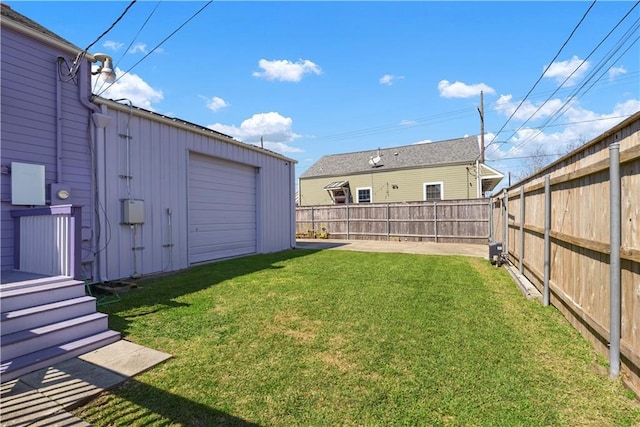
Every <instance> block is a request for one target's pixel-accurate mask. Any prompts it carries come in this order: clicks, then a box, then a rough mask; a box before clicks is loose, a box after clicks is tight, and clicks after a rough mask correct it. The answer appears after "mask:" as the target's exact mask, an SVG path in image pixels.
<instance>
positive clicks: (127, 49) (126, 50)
mask: <svg viewBox="0 0 640 427" xmlns="http://www.w3.org/2000/svg"><path fill="white" fill-rule="evenodd" d="M158 6H160V2H157V3H156V6H155V7H154V8H153V10H152V11H151V13H150V14H149V16H147V19H145V21H144V22H143V23H142V26H140V28H139V29H138V32H137V33H136V35H135V36H133V39H131V43H129V46H127V48H126V49H125V50H124V52H123V54H122V55H121V56H120V58H119V59H118V62H116V64H115V65H114V71H115V67H117V66H118V64H119V63H120V61H122V58H124V56H125V55H126V54H127V52H129V49H131V46H133V43H134V42H135V41H136V40H137V39H138V36H139V35H140V33H141V32H142V30H143V29H144V27H145V26H146V25H147V23H148V22H149V20H150V19H151V17H152V16H153V15H154V13H155V12H156V10H157V9H158ZM97 83H98V81H97V80H96V84H97ZM105 84H106V82H104V81H103V82H102V85H100V87H99V88H98V90H97V92H99V91H100V90H102V88H103V87H104V85H105ZM94 89H95V87H94Z"/></svg>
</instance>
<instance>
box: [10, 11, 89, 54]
mask: <svg viewBox="0 0 640 427" xmlns="http://www.w3.org/2000/svg"><path fill="white" fill-rule="evenodd" d="M1 13H2V18H3V19H5V18H6V19H10V20H12V21H14V22H17V23H19V24H22V25H24V26H25V27H28V28H30V29H32V30H34V31H37V32H39V33H42V34H44V35H46V36H48V37H51V38H52V39H56V40H58V41H60V42H63V43H65V44H68V45H69V46H70V47H72V48H74V49H77V50H78V51H80V50H82V49H80V48H79V47H78V46H76V45H74V44H73V43H70V42H69V41H67V40H65V39H63V38H62V37H60V36H59V35H57V34H56V33H54V32H53V31H50V30H48V29H47V28H45V27H43V26H42V25H40V24H38V23H37V22H35V21H32V20H31V19H29V18H27V17H26V16H24V15H22V14H20V13H18V12H16V11H15V10H13V8H11V6H9V5H8V4H6V3H2V7H1Z"/></svg>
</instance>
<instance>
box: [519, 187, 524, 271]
mask: <svg viewBox="0 0 640 427" xmlns="http://www.w3.org/2000/svg"><path fill="white" fill-rule="evenodd" d="M518 252H520V254H519V255H520V256H519V258H520V259H519V260H518V270H519V271H520V274H524V185H522V186H521V187H520V250H519V251H518Z"/></svg>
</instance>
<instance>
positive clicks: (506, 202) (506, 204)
mask: <svg viewBox="0 0 640 427" xmlns="http://www.w3.org/2000/svg"><path fill="white" fill-rule="evenodd" d="M502 247H503V249H504V253H505V254H506V256H507V262H509V189H508V188H505V190H504V245H503V246H502Z"/></svg>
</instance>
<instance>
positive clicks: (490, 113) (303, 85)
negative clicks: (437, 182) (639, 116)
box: [6, 0, 640, 182]
mask: <svg viewBox="0 0 640 427" xmlns="http://www.w3.org/2000/svg"><path fill="white" fill-rule="evenodd" d="M6 2H7V3H8V4H9V5H10V6H11V7H13V8H14V9H15V10H16V11H18V12H20V13H22V14H24V15H26V16H27V17H29V18H31V19H33V20H35V21H36V22H38V23H40V24H41V25H43V26H45V27H47V28H49V29H50V30H52V31H53V32H55V33H57V34H59V35H60V36H62V37H64V38H65V39H67V40H68V41H70V42H72V43H74V44H76V45H78V46H79V47H81V48H85V47H86V46H87V45H89V44H90V43H92V42H93V41H94V40H95V39H96V38H97V37H98V36H99V35H100V34H101V33H102V32H103V31H105V30H106V29H107V28H109V26H110V25H111V24H112V23H113V22H114V21H115V20H116V19H117V18H118V16H120V14H121V13H122V12H123V10H124V9H125V8H126V7H127V5H128V4H129V2H120V1H109V2H95V1H91V2H70V1H69V2H65V1H61V2H57V1H51V2H32V1H11V0H6ZM591 4H592V3H591V2H584V1H572V2H555V1H554V2H552V1H541V2H508V1H499V2H431V1H422V2H419V1H413V2H340V1H328V2H306V1H299V2H240V1H221V2H213V3H211V4H209V5H208V6H206V8H205V9H204V10H203V11H202V12H200V13H199V14H198V15H197V16H195V17H193V19H192V20H191V21H190V22H188V23H187V24H186V25H185V26H184V27H183V28H182V29H181V30H180V31H178V32H177V33H176V34H175V35H173V36H171V37H170V38H169V39H168V40H167V41H166V42H164V43H163V44H161V45H160V43H161V42H162V41H163V40H164V39H165V38H167V37H168V36H169V35H170V34H171V33H172V32H173V31H174V30H176V29H177V28H178V27H179V26H180V25H182V24H183V23H184V22H185V21H187V20H188V19H189V18H191V17H192V16H193V15H194V14H195V13H196V12H197V11H198V10H199V9H201V8H202V7H203V6H205V5H206V2H191V1H178V2H170V1H162V2H156V1H138V2H137V3H136V4H134V5H133V6H132V7H131V8H130V10H129V11H128V13H127V14H126V15H125V16H124V17H123V18H122V19H121V20H120V22H118V24H116V26H115V27H114V28H113V29H112V30H111V31H110V32H109V33H108V34H106V35H105V36H104V37H102V38H101V39H100V40H99V41H98V42H97V43H96V44H95V45H94V46H93V47H91V48H90V49H89V52H90V53H93V54H95V53H98V52H101V53H106V54H109V55H111V56H112V57H113V59H114V62H115V64H116V67H117V73H118V76H119V79H118V81H116V83H115V84H114V85H113V86H110V87H107V86H103V85H102V82H101V81H98V82H97V83H96V85H95V86H94V91H95V92H100V93H101V96H104V97H107V98H112V99H116V98H128V99H131V100H132V102H133V103H134V104H135V105H137V106H139V107H142V108H146V109H150V110H153V111H155V112H157V113H161V114H165V115H169V116H173V117H178V118H180V119H183V120H186V121H190V122H194V123H197V124H199V125H202V126H208V127H211V128H213V129H216V130H218V131H221V132H223V133H225V134H227V135H231V136H233V137H235V138H237V139H239V140H241V141H244V142H247V143H254V144H260V138H261V137H262V138H263V141H264V146H265V147H266V148H269V149H271V150H274V151H276V152H279V153H281V154H284V155H286V156H288V157H291V158H293V159H296V160H297V161H298V164H297V166H296V174H297V175H300V174H301V173H302V172H304V171H305V170H306V169H307V168H308V167H309V166H311V165H312V164H313V163H314V162H315V161H317V160H318V159H319V158H320V157H322V156H323V155H326V154H334V153H341V152H351V151H368V150H370V151H372V152H373V151H375V150H376V149H377V148H378V147H392V146H400V145H409V144H414V143H425V142H433V141H440V140H445V139H452V138H459V137H463V136H466V135H477V134H479V133H480V118H479V113H478V107H479V105H480V96H479V94H480V90H483V91H484V109H485V132H486V136H485V141H486V143H487V144H489V143H491V141H494V142H493V144H491V146H489V147H488V148H487V164H489V165H490V166H492V167H494V168H496V169H498V170H499V171H501V172H503V173H505V174H507V173H508V172H511V173H512V174H513V175H514V177H515V176H521V175H523V174H525V173H526V172H527V171H528V170H530V168H531V167H532V165H534V164H536V163H537V164H539V162H540V160H542V161H543V162H544V163H549V162H551V161H552V160H554V159H555V158H556V157H557V156H556V157H554V155H558V154H563V153H566V152H567V150H568V149H569V148H570V147H575V146H576V145H578V144H581V143H584V142H586V141H588V140H590V139H592V138H593V137H595V136H597V135H599V134H600V133H602V132H604V131H606V130H607V129H609V128H611V127H612V126H613V125H615V124H616V123H618V122H620V121H621V120H623V119H624V118H625V117H627V116H629V115H631V114H633V113H634V112H637V111H639V110H640V93H639V92H640V77H639V71H640V70H639V69H640V64H639V63H640V42H638V36H639V34H640V32H639V31H638V25H639V19H640V6H637V7H636V8H635V9H634V10H633V11H632V12H631V14H630V15H629V16H628V17H627V18H626V19H624V20H623V17H624V16H625V14H627V13H628V12H629V10H631V9H632V7H633V6H634V5H635V4H636V3H635V2H611V1H598V2H596V3H595V5H593V7H592V8H591V10H590V11H589V13H588V14H587V15H586V17H585V18H584V21H583V22H582V23H581V25H580V26H579V27H578V29H577V30H576V31H575V33H574V34H573V36H572V37H571V38H570V40H569V41H568V42H567V43H566V46H565V47H564V48H563V49H562V51H561V52H560V54H559V55H558V57H557V58H556V59H555V61H553V63H552V59H553V58H554V56H555V55H556V53H557V52H558V50H560V48H561V46H562V45H563V43H565V41H566V40H567V39H568V38H569V35H570V33H571V32H572V30H573V29H574V27H575V26H576V25H577V24H578V22H579V21H580V19H581V18H582V17H583V15H584V14H585V12H586V11H587V9H588V8H589V7H590V6H591ZM621 20H622V21H621ZM620 21H621V22H620ZM618 23H619V26H618V27H617V28H616V29H615V30H613V29H614V26H615V25H616V24H618ZM612 30H613V31H612ZM609 32H611V34H610V35H609V36H608V37H607V34H608V33H609ZM599 44H600V46H599V47H598V45H599ZM154 48H156V49H155V50H153V49H154ZM152 50H153V52H152V53H150V52H151V51H152ZM625 51H626V53H624V52H625ZM145 55H147V56H146V58H145ZM143 58H144V59H143ZM141 59H142V61H141ZM139 61H141V62H139ZM138 62H139V63H138ZM136 63H138V65H135V67H134V64H136ZM131 67H133V68H131ZM547 68H548V69H547ZM545 69H547V71H546V73H545V75H544V77H542V78H541V76H542V75H543V72H544V71H545ZM125 72H127V73H125ZM571 73H573V75H571ZM538 79H540V82H539V83H538V84H537V86H536V87H535V89H533V91H532V92H531V94H530V95H529V97H528V98H527V99H526V100H525V101H524V102H523V103H522V105H521V106H520V108H519V109H518V110H515V109H516V107H517V106H518V104H520V102H521V101H522V100H523V98H524V97H525V95H527V93H528V92H529V91H530V90H531V89H532V88H533V86H534V84H535V83H536V81H537V80H538ZM554 91H555V93H554ZM514 111H515V113H514ZM536 111H537V112H536ZM534 113H535V114H534ZM512 114H513V117H512V118H511V120H509V121H507V119H508V118H509V117H510V116H511V115H512ZM500 130H502V132H500V133H498V131H500ZM505 182H506V180H505Z"/></svg>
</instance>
